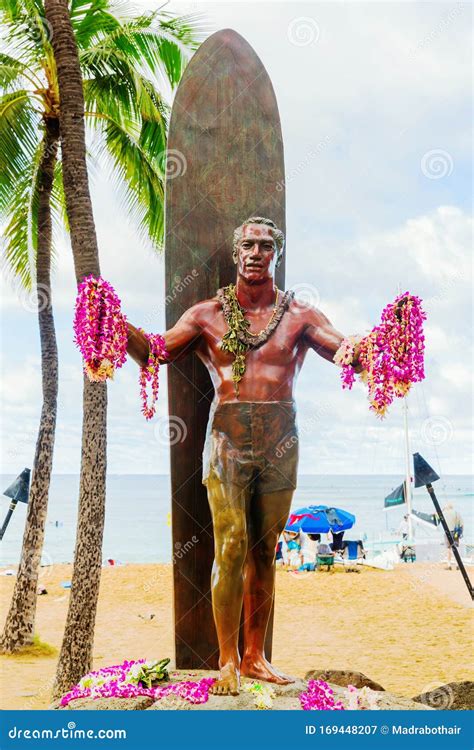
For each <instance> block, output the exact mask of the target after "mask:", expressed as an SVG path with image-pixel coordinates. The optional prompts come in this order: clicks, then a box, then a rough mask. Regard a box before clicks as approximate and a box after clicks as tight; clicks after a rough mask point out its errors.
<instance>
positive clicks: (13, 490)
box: [0, 469, 31, 540]
mask: <svg viewBox="0 0 474 750" xmlns="http://www.w3.org/2000/svg"><path fill="white" fill-rule="evenodd" d="M30 473H31V472H30V469H23V471H22V472H21V474H19V475H18V476H17V478H16V479H15V481H14V482H12V484H10V485H9V487H7V489H6V490H5V491H4V493H3V494H4V495H6V496H7V497H10V498H11V503H10V507H9V509H8V513H7V515H6V518H5V520H4V522H3V526H2V528H1V529H0V540H1V539H3V535H4V533H5V531H6V528H7V526H8V524H9V523H10V518H11V517H12V513H13V511H14V510H15V508H16V504H17V503H28V496H29V494H30Z"/></svg>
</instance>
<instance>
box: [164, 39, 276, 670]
mask: <svg viewBox="0 0 474 750" xmlns="http://www.w3.org/2000/svg"><path fill="white" fill-rule="evenodd" d="M252 215H254V216H255V215H258V216H267V217H269V218H271V219H273V220H274V221H275V222H276V224H277V226H279V227H280V228H281V229H282V230H283V231H285V190H284V160H283V142H282V136H281V127H280V118H279V114H278V107H277V103H276V99H275V94H274V91H273V87H272V84H271V81H270V78H269V77H268V74H267V72H266V70H265V68H264V67H263V65H262V63H261V61H260V60H259V58H258V57H257V55H256V54H255V52H254V50H253V49H252V47H250V45H249V44H248V43H247V42H246V41H245V39H243V38H242V37H241V36H240V35H239V34H237V33H236V32H235V31H233V30H231V29H224V30H222V31H219V32H217V33H216V34H213V35H212V36H211V37H209V38H208V39H207V40H206V41H205V42H204V43H203V44H202V45H201V47H200V48H199V50H198V51H197V52H196V54H195V55H194V56H193V58H192V59H191V61H190V63H189V65H188V67H187V68H186V71H185V73H184V75H183V78H182V80H181V82H180V85H179V88H178V91H177V93H176V97H175V100H174V103H173V108H172V113H171V121H170V128H169V137H168V168H167V181H166V247H165V259H166V260H165V262H166V294H167V306H166V326H167V328H170V327H171V326H172V325H174V323H175V322H176V321H177V320H178V318H179V317H180V316H181V315H182V313H183V312H184V311H185V310H186V309H188V308H189V307H191V305H193V304H195V303H196V302H198V301H199V300H202V299H208V298H210V297H213V296H214V295H215V293H216V291H217V289H218V288H219V287H221V286H223V285H225V284H228V283H230V282H231V281H234V280H235V273H236V271H235V265H234V263H233V261H232V235H233V230H234V229H235V227H237V226H238V225H239V224H241V223H242V221H243V220H245V219H246V218H248V217H249V216H252ZM277 284H278V286H279V287H280V288H281V289H284V264H283V263H282V264H281V265H280V267H279V269H278V275H277ZM168 384H169V399H168V400H169V415H170V425H171V428H170V437H173V435H172V434H171V433H173V434H174V435H177V434H178V433H179V434H180V435H182V434H185V436H184V439H182V440H179V441H178V442H176V439H174V440H173V439H172V440H171V441H170V442H171V449H170V450H171V489H172V529H173V552H174V566H173V574H174V622H175V644H176V666H177V668H182V669H190V668H207V669H215V668H216V667H217V659H218V650H217V638H216V633H215V627H214V621H213V617H212V608H211V590H210V589H211V582H210V578H211V568H212V561H213V557H214V553H213V535H212V523H211V516H210V511H209V506H208V501H207V494H206V488H205V486H204V485H202V484H201V476H202V475H201V470H202V450H203V445H204V439H205V432H206V426H207V420H208V414H209V406H210V403H211V401H212V398H213V388H212V385H211V381H210V378H209V375H208V373H207V370H206V368H205V367H204V365H203V364H202V363H201V361H200V360H199V359H198V357H197V356H196V355H195V354H194V353H190V354H189V355H188V356H185V357H184V358H182V359H180V360H179V361H177V362H175V363H173V364H172V365H170V366H169V367H168ZM179 420H182V422H180V421H179ZM183 423H184V425H185V429H183V428H182V424H183ZM174 424H175V425H176V430H175V432H173V425H174ZM272 619H273V618H272ZM272 625H273V623H272V622H271V623H270V625H269V629H268V636H267V642H266V653H267V657H268V658H270V656H271V641H272Z"/></svg>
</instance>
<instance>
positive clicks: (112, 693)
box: [61, 659, 215, 706]
mask: <svg viewBox="0 0 474 750" xmlns="http://www.w3.org/2000/svg"><path fill="white" fill-rule="evenodd" d="M169 661H170V660H169V659H161V660H154V661H147V660H146V659H139V660H138V661H124V662H123V664H118V665H115V666H112V667H104V668H102V669H99V670H97V671H95V672H89V673H88V674H86V675H85V676H84V677H83V678H82V679H81V680H80V682H79V683H78V684H77V685H75V686H74V687H73V688H72V690H70V691H69V693H66V695H64V696H63V697H62V698H61V705H62V706H67V705H68V704H69V703H70V702H71V701H73V700H77V699H78V698H92V699H95V698H139V697H141V696H147V697H149V698H153V700H154V701H158V700H160V699H161V698H165V697H166V696H167V695H176V696H178V697H179V698H183V699H184V700H186V701H188V702H189V703H206V701H207V700H208V699H209V690H210V688H211V686H212V685H213V683H214V681H215V680H214V678H213V677H205V678H203V679H200V680H198V681H197V682H193V681H183V682H167V684H165V685H162V684H159V683H161V682H164V681H166V680H168V679H169V675H168V672H167V670H166V666H167V664H169Z"/></svg>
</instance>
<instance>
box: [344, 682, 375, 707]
mask: <svg viewBox="0 0 474 750" xmlns="http://www.w3.org/2000/svg"><path fill="white" fill-rule="evenodd" d="M378 697H379V696H378V695H377V691H376V690H371V689H370V688H368V687H363V688H360V690H359V689H358V688H356V687H354V685H349V686H348V687H347V690H346V691H345V692H344V701H345V703H346V708H347V710H348V711H378V710H379V706H378V703H377V699H378Z"/></svg>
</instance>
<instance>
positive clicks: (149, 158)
mask: <svg viewBox="0 0 474 750" xmlns="http://www.w3.org/2000/svg"><path fill="white" fill-rule="evenodd" d="M103 134H104V142H103V144H102V154H101V155H102V156H104V155H106V154H107V155H108V157H109V159H110V161H111V164H112V179H113V180H114V181H115V182H116V184H117V187H118V190H119V193H120V194H121V197H122V200H123V203H124V206H125V208H126V210H127V211H128V212H129V214H130V215H131V216H132V218H133V219H134V220H135V221H136V222H137V224H138V227H139V230H140V231H141V233H142V234H143V236H144V237H146V238H149V239H151V241H152V243H153V245H154V247H155V248H158V249H159V248H161V243H162V241H163V228H164V179H163V163H164V158H163V152H159V153H156V154H155V155H152V154H151V153H147V152H146V151H145V150H144V149H143V148H142V146H141V144H140V138H138V139H134V138H133V136H132V135H131V134H130V133H129V132H127V131H125V130H124V129H123V128H122V127H121V126H120V125H119V124H118V123H116V122H113V121H111V120H109V121H107V122H106V124H105V126H104V128H103Z"/></svg>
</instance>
